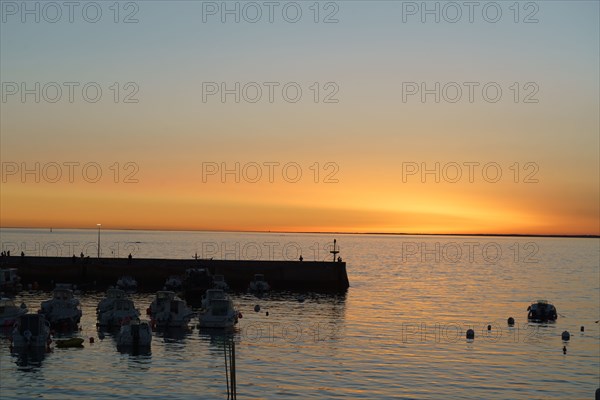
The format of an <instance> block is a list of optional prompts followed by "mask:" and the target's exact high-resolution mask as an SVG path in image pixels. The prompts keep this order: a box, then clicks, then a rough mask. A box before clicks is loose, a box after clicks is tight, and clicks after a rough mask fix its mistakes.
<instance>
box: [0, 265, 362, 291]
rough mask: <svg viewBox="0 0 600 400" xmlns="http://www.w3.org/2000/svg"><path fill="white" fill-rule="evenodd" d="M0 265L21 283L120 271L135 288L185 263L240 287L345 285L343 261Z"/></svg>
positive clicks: (102, 280)
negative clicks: (257, 282)
mask: <svg viewBox="0 0 600 400" xmlns="http://www.w3.org/2000/svg"><path fill="white" fill-rule="evenodd" d="M1 266H2V268H17V269H18V274H19V276H20V277H21V282H22V283H23V286H24V288H27V286H28V284H34V282H37V284H38V285H39V287H41V288H50V287H51V286H52V283H73V284H77V285H78V286H79V287H80V288H82V289H86V288H98V289H104V288H105V287H108V286H110V285H114V284H115V283H116V282H117V279H119V277H121V276H123V275H131V276H132V277H134V278H135V279H136V280H137V281H138V286H139V290H142V291H146V290H147V291H155V290H158V289H160V288H162V286H163V285H164V282H165V280H166V279H167V277H168V276H169V275H180V274H183V273H184V272H185V270H186V269H187V268H194V267H203V268H208V269H209V270H210V272H211V273H212V274H221V275H224V276H225V280H226V281H227V283H228V284H229V285H230V287H232V288H233V289H235V290H244V289H246V288H247V287H248V284H249V282H250V281H251V280H252V278H253V277H254V274H264V275H265V279H266V280H267V282H269V284H270V285H271V287H272V288H273V289H274V290H302V291H317V292H344V291H346V290H347V289H348V287H349V286H350V284H349V281H348V274H347V272H346V263H345V262H341V261H340V262H332V261H329V262H325V261H277V260H269V261H264V260H201V259H198V260H195V259H192V260H177V259H158V258H132V259H127V258H125V259H122V258H88V257H86V258H72V257H27V256H24V257H21V256H11V257H3V258H2V261H1Z"/></svg>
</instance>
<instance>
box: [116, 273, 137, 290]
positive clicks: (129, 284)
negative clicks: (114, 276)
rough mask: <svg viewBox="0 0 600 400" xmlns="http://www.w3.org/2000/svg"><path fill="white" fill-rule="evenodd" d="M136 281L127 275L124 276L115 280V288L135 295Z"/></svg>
mask: <svg viewBox="0 0 600 400" xmlns="http://www.w3.org/2000/svg"><path fill="white" fill-rule="evenodd" d="M137 286H138V283H137V281H136V280H135V279H134V278H133V277H132V276H129V275H124V276H122V277H120V278H119V280H117V288H119V289H121V290H124V291H125V292H127V293H135V292H136V291H137Z"/></svg>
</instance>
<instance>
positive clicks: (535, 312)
mask: <svg viewBox="0 0 600 400" xmlns="http://www.w3.org/2000/svg"><path fill="white" fill-rule="evenodd" d="M527 311H529V314H527V319H529V320H531V321H535V322H548V321H556V318H557V317H558V313H557V312H556V307H554V305H552V304H550V303H548V300H538V301H537V302H535V303H533V304H532V305H530V306H529V307H527Z"/></svg>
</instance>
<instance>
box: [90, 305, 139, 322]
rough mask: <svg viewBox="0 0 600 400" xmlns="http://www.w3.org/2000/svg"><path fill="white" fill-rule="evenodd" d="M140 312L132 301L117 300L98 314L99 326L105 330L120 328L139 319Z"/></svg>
mask: <svg viewBox="0 0 600 400" xmlns="http://www.w3.org/2000/svg"><path fill="white" fill-rule="evenodd" d="M139 316H140V312H139V311H138V310H137V309H136V308H135V304H134V303H133V301H132V300H131V299H116V300H115V301H114V302H113V303H112V306H111V307H110V308H109V309H107V310H105V311H104V312H102V313H100V314H98V326H100V327H104V328H113V327H120V326H121V325H122V324H123V323H126V322H127V321H130V320H132V319H134V318H138V317H139Z"/></svg>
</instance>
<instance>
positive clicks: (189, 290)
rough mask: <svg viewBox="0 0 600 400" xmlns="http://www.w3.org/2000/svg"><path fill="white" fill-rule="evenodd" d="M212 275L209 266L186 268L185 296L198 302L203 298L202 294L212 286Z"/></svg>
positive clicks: (184, 280)
mask: <svg viewBox="0 0 600 400" xmlns="http://www.w3.org/2000/svg"><path fill="white" fill-rule="evenodd" d="M212 281H213V280H212V275H211V273H210V271H209V270H208V268H188V269H186V270H185V277H184V279H183V286H182V287H183V296H184V298H185V299H186V300H187V301H189V302H191V303H192V304H196V303H197V302H199V301H200V300H201V299H202V295H204V293H205V292H206V291H207V290H208V289H210V288H211V287H212Z"/></svg>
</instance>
